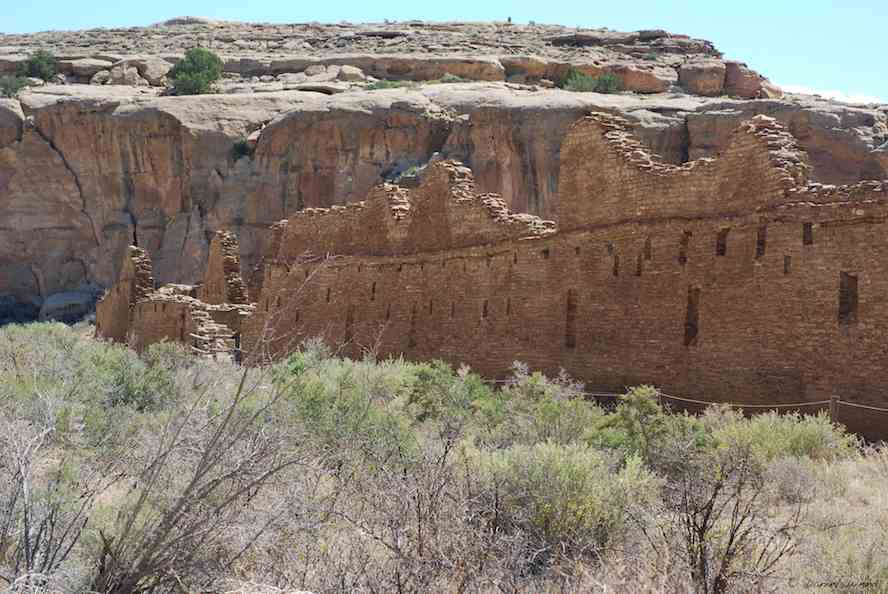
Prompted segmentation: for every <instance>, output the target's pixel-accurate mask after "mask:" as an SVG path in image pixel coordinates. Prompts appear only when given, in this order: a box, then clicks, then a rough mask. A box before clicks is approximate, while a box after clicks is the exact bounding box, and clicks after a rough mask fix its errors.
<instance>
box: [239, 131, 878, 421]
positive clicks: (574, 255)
mask: <svg viewBox="0 0 888 594" xmlns="http://www.w3.org/2000/svg"><path fill="white" fill-rule="evenodd" d="M615 132H616V134H614V133H615ZM609 134H610V135H611V136H610V137H609V138H608V135H609ZM565 146H566V147H568V150H566V152H565V154H564V156H563V157H562V174H561V177H562V180H567V182H566V183H563V185H561V186H560V187H561V191H562V193H563V194H562V196H561V200H560V201H561V204H562V205H564V206H563V207H562V208H563V210H562V213H561V215H560V221H562V222H564V224H565V227H564V228H562V229H559V230H558V232H555V233H553V232H551V230H545V231H543V232H540V229H546V226H545V225H544V224H543V222H542V221H539V220H536V221H528V222H527V225H526V226H525V227H524V230H523V232H519V233H512V234H509V233H503V234H501V235H497V234H495V233H493V234H491V235H490V236H491V237H499V238H500V239H499V240H497V241H489V242H477V243H476V244H475V245H467V244H461V245H460V244H455V245H454V244H453V243H448V242H447V241H440V240H439V235H437V234H436V233H431V234H430V235H429V236H427V237H425V238H424V237H423V236H421V235H416V236H414V238H413V239H411V240H405V242H404V243H403V244H399V246H395V247H391V246H390V247H388V248H387V249H386V250H380V251H371V250H368V252H367V253H363V254H362V253H360V251H359V250H358V247H357V245H356V243H355V242H353V241H350V240H346V239H344V240H343V241H344V244H343V245H344V246H345V247H344V248H343V249H341V250H340V249H338V248H337V245H336V242H337V239H336V237H337V235H336V234H335V233H334V234H333V236H332V238H328V240H327V243H326V244H325V248H324V251H325V252H327V253H330V254H348V255H346V256H341V255H340V256H339V257H335V258H326V259H320V260H313V261H300V260H295V259H293V258H292V256H293V255H294V254H295V253H296V252H297V251H298V250H293V251H291V252H287V251H286V250H285V249H284V248H283V247H282V249H281V253H280V256H281V257H280V258H278V259H277V260H276V261H274V262H269V263H268V265H267V266H266V268H265V276H264V279H263V286H264V288H263V292H262V295H261V296H260V299H259V301H258V303H257V311H256V313H255V314H254V315H253V316H252V317H251V318H250V319H249V320H247V322H246V325H245V335H246V338H245V344H246V348H247V349H248V350H252V356H254V357H257V358H261V357H265V356H279V355H281V354H284V353H286V352H289V351H291V350H293V349H294V348H296V347H297V346H298V345H299V343H300V342H301V341H302V340H304V339H306V338H311V337H316V336H321V337H323V338H325V339H326V340H327V341H328V342H330V343H331V344H333V345H336V346H342V347H343V348H344V352H346V353H348V354H351V355H354V356H358V355H360V354H361V352H364V351H367V350H372V351H374V352H375V353H376V354H377V355H379V356H387V355H402V354H403V355H404V356H405V357H408V358H410V359H416V360H425V359H444V360H446V361H449V362H451V363H453V364H455V365H459V364H462V363H465V364H468V365H470V366H471V367H472V368H473V369H475V370H476V371H478V372H480V373H482V374H485V375H488V376H503V375H505V374H507V373H508V371H509V369H510V367H511V365H512V363H513V361H523V362H526V363H527V364H529V365H530V366H531V367H532V368H534V369H541V370H544V371H546V372H548V373H557V372H558V371H559V370H560V369H562V368H563V369H566V370H567V371H568V372H569V373H571V374H572V375H573V376H575V377H577V378H579V379H582V380H583V381H585V382H586V385H587V387H588V388H589V389H593V390H594V389H601V390H608V391H618V390H622V389H623V388H624V387H625V386H630V385H636V384H641V383H650V384H655V385H657V386H659V387H661V388H662V389H663V390H664V391H666V392H667V393H674V394H676V395H682V396H690V397H698V398H701V399H705V400H711V401H732V402H744V403H762V404H765V403H769V404H779V403H796V402H805V401H816V400H823V399H828V398H829V397H830V396H831V395H834V394H835V395H839V396H840V397H841V398H842V399H843V400H847V401H851V402H859V403H872V404H877V405H881V406H885V405H886V404H888V395H886V394H885V393H884V392H883V386H885V385H886V384H888V364H886V362H885V358H884V353H885V349H886V339H885V337H886V336H888V300H886V299H885V298H884V295H886V294H888V239H886V237H888V236H886V233H885V229H886V228H885V223H886V221H888V206H886V204H888V185H883V184H881V183H877V182H869V183H862V184H857V185H855V186H848V187H838V188H836V187H833V186H818V185H810V186H808V185H804V183H805V179H806V177H805V172H806V168H805V159H804V155H803V154H802V153H801V152H800V151H798V150H797V149H796V148H795V146H794V143H793V142H792V140H791V138H788V137H787V135H786V134H785V133H784V132H783V131H782V130H781V129H780V128H779V126H776V125H775V124H774V122H773V121H772V120H767V119H757V120H754V121H753V122H751V123H749V124H747V125H744V127H742V128H741V129H740V130H739V131H738V132H737V135H736V138H735V142H734V144H733V145H732V148H731V149H729V150H728V151H726V154H725V155H723V157H722V158H721V159H718V160H715V161H704V162H701V163H695V164H691V165H688V166H682V167H672V168H667V167H666V166H662V165H660V164H657V163H656V162H655V161H654V160H653V159H651V158H650V157H649V156H648V155H646V154H639V153H638V152H637V151H639V150H640V149H637V148H636V147H633V146H632V144H631V141H628V142H627V138H626V137H625V136H624V135H623V131H622V130H621V129H620V122H619V121H615V120H613V119H605V118H604V117H602V116H592V117H591V118H589V119H585V120H583V121H581V122H580V123H578V124H577V125H576V126H575V127H574V128H573V129H572V132H571V133H570V134H569V135H568V137H567V138H566V139H565ZM624 147H629V149H631V150H628V153H627V151H626V150H618V149H622V148H624ZM621 159H622V162H621ZM635 161H637V162H635ZM639 163H641V164H642V166H639ZM603 172H604V173H603ZM710 177H711V179H710ZM424 184H425V186H426V190H427V192H426V193H425V194H423V196H425V197H427V198H429V199H430V200H435V199H437V200H439V201H440V200H441V199H442V198H443V197H442V196H440V195H438V196H437V198H436V197H435V195H434V192H432V191H431V190H432V189H433V188H434V186H432V185H429V184H431V182H428V181H425V182H424ZM387 191H388V192H389V193H391V192H392V191H394V190H391V189H389V190H387ZM405 199H406V201H407V202H408V204H406V205H402V206H403V207H404V208H405V210H406V211H407V212H409V213H411V214H410V216H406V217H404V220H407V219H411V218H412V217H413V216H415V214H413V211H414V209H415V210H416V211H419V209H420V206H419V205H417V204H414V202H413V201H411V196H410V195H409V193H408V194H407V195H406V196H405ZM466 199H467V200H469V201H474V202H475V204H476V205H477V204H478V203H479V202H481V201H482V200H483V197H481V196H475V197H474V198H472V197H467V198H466ZM419 200H420V202H421V200H422V198H420V199H419ZM356 208H357V207H356ZM362 208H364V209H366V205H365V206H364V207H362ZM439 208H440V205H439ZM354 212H355V213H359V212H361V211H360V210H355V211H354ZM461 212H464V213H468V212H476V211H475V210H472V209H466V210H465V211H461ZM323 216H326V217H334V216H335V213H329V212H328V213H325V214H324V215H323ZM354 216H355V217H356V218H360V215H358V214H355V215H354ZM459 216H461V215H459V214H456V215H447V216H444V215H443V214H442V213H440V212H439V213H437V214H436V216H435V217H433V218H432V220H435V221H439V222H441V224H442V225H443V226H444V227H445V228H458V227H459V225H460V220H459ZM451 217H452V218H451ZM297 219H298V217H297ZM299 224H300V223H298V222H297V223H296V225H295V226H294V219H290V226H288V230H287V232H288V234H289V233H290V232H291V231H293V229H295V228H298V226H299ZM349 224H350V225H355V226H354V227H352V229H358V228H359V227H358V223H355V222H351V223H349ZM333 228H335V227H333ZM427 228H430V227H427ZM407 236H409V234H408V235H407ZM310 245H311V241H310V240H309V241H307V242H306V243H305V244H302V245H301V246H300V248H299V249H303V247H305V248H308V247H310ZM405 246H406V247H409V248H410V249H404V248H405ZM424 246H427V247H424ZM844 414H845V415H846V417H845V418H843V419H842V420H843V421H845V422H846V423H847V424H848V425H849V426H850V427H852V429H855V430H858V431H862V432H864V433H865V434H867V433H869V434H871V435H874V434H877V432H878V431H882V432H883V433H884V429H883V428H880V427H879V425H878V423H879V419H878V418H874V417H873V416H872V415H866V414H860V413H859V412H857V411H855V410H849V411H848V412H845V413H844Z"/></svg>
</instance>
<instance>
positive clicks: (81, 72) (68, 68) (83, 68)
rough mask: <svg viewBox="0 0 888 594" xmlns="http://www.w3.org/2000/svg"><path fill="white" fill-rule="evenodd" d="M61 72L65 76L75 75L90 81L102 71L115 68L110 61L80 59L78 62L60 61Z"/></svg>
mask: <svg viewBox="0 0 888 594" xmlns="http://www.w3.org/2000/svg"><path fill="white" fill-rule="evenodd" d="M58 64H59V71H60V72H62V73H63V74H70V75H74V76H75V77H78V78H84V79H89V78H91V77H93V76H95V75H96V74H97V73H98V72H101V71H102V70H108V69H109V68H110V67H111V66H113V63H112V62H109V61H108V60H98V59H96V58H80V59H77V60H59V62H58Z"/></svg>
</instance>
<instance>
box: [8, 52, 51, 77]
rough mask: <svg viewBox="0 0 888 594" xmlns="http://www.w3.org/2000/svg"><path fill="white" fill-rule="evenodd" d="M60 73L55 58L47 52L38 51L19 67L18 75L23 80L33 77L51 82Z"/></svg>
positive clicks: (17, 69)
mask: <svg viewBox="0 0 888 594" xmlns="http://www.w3.org/2000/svg"><path fill="white" fill-rule="evenodd" d="M58 71H59V69H58V64H57V63H56V59H55V56H54V55H52V53H50V52H48V51H46V50H37V51H36V52H34V53H33V54H31V55H30V56H29V57H28V59H27V60H25V61H24V62H22V63H21V64H19V65H18V68H16V75H17V76H20V77H23V78H24V77H31V78H39V79H41V80H44V81H49V80H51V79H52V77H54V76H55V75H56V74H57V73H58Z"/></svg>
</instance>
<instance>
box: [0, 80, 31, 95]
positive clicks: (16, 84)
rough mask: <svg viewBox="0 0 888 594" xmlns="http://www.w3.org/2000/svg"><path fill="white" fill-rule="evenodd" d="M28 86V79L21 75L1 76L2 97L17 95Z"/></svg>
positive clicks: (0, 89) (0, 88)
mask: <svg viewBox="0 0 888 594" xmlns="http://www.w3.org/2000/svg"><path fill="white" fill-rule="evenodd" d="M27 86H28V81H27V80H26V79H25V78H23V77H21V76H2V77H0V97H15V96H17V95H18V94H19V92H21V90H22V89H24V88H25V87H27Z"/></svg>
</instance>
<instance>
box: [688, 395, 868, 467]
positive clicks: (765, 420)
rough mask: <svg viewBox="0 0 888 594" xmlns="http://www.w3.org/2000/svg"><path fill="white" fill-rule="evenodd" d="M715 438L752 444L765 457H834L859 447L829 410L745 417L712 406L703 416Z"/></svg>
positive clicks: (738, 444) (721, 441)
mask: <svg viewBox="0 0 888 594" xmlns="http://www.w3.org/2000/svg"><path fill="white" fill-rule="evenodd" d="M702 421H703V423H704V425H707V428H708V430H709V431H710V432H711V433H712V435H713V437H714V439H715V441H716V442H717V443H718V444H719V445H720V446H721V447H725V448H740V447H750V448H752V449H754V450H755V451H756V452H757V453H758V454H759V455H761V456H763V457H764V459H766V460H774V459H778V458H782V457H786V456H791V457H795V458H811V459H812V460H833V459H836V458H845V457H848V456H850V455H852V454H854V453H855V452H856V451H857V447H858V441H857V439H856V438H855V437H854V436H853V435H849V434H848V433H846V432H845V430H844V428H842V427H839V426H836V425H833V424H832V422H831V421H830V419H829V416H828V415H826V414H823V413H821V414H818V415H816V416H810V415H809V416H802V415H799V414H798V413H792V414H784V415H781V414H778V413H776V412H766V413H762V414H758V415H754V416H752V417H749V418H745V417H744V416H743V415H742V414H741V413H739V412H737V411H730V410H726V409H725V407H710V409H708V410H707V411H706V414H704V416H703V419H702Z"/></svg>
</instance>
